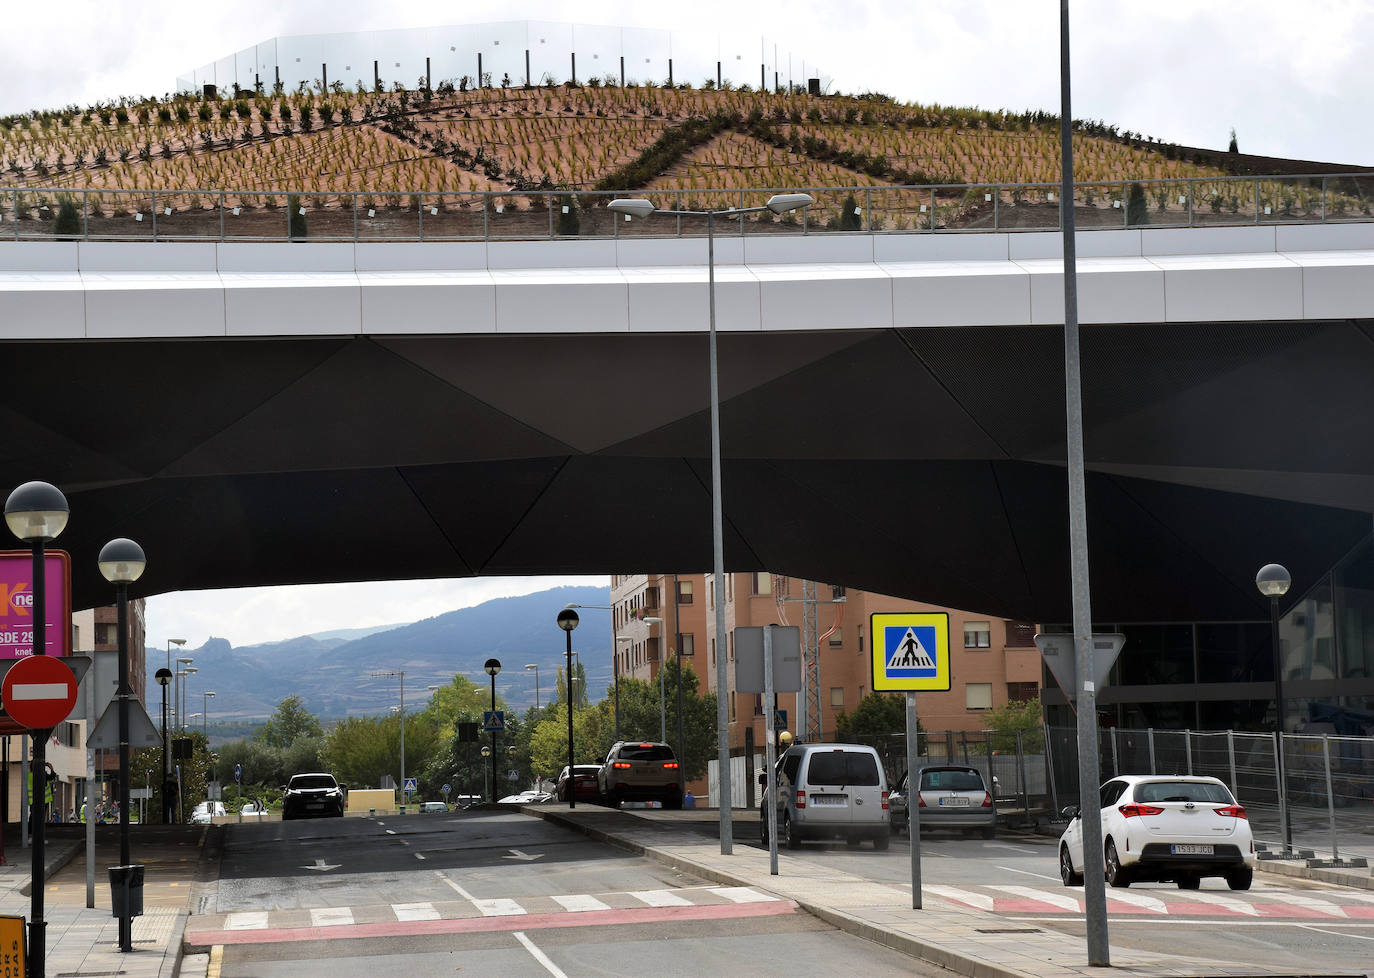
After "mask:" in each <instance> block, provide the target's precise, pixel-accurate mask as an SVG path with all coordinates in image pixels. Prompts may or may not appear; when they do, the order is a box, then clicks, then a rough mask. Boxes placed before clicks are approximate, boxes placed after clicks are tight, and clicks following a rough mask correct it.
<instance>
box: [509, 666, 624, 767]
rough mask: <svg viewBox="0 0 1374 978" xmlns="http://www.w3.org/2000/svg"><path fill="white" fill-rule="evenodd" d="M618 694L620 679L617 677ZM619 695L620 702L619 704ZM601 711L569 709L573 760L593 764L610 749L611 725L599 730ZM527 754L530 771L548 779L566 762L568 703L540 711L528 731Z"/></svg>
mask: <svg viewBox="0 0 1374 978" xmlns="http://www.w3.org/2000/svg"><path fill="white" fill-rule="evenodd" d="M621 692H622V696H623V693H624V681H623V680H622V681H621ZM623 702H624V701H623V698H622V705H623ZM604 722H605V712H604V711H603V710H601V709H591V710H574V711H573V761H574V763H577V764H595V763H598V762H600V761H601V760H602V759H604V758H605V756H606V751H608V750H609V749H610V743H609V738H611V737H613V736H614V734H615V731H614V729H612V730H610V731H609V732H608V731H605V730H603V725H604ZM529 758H530V768H531V772H532V773H533V774H534V775H535V776H537V777H545V778H549V779H550V780H552V779H555V778H557V777H558V772H559V771H561V770H563V768H564V767H565V766H566V765H567V763H568V705H567V703H565V702H564V703H558V704H556V705H554V706H552V707H549V708H548V709H547V710H545V711H544V716H543V718H542V719H541V720H540V722H539V723H538V724H537V725H536V726H535V728H534V730H533V731H531V733H530V746H529Z"/></svg>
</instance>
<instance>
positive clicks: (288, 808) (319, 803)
mask: <svg viewBox="0 0 1374 978" xmlns="http://www.w3.org/2000/svg"><path fill="white" fill-rule="evenodd" d="M343 813H344V793H343V789H342V788H340V787H339V782H337V781H335V780H334V775H332V774H293V775H292V776H291V782H290V784H288V785H287V786H286V787H285V788H283V789H282V794H281V820H282V821H283V822H285V821H287V820H288V819H292V818H310V817H311V816H314V815H318V816H321V817H327V816H331V815H332V816H334V817H336V818H343Z"/></svg>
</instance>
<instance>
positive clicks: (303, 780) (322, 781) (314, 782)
mask: <svg viewBox="0 0 1374 978" xmlns="http://www.w3.org/2000/svg"><path fill="white" fill-rule="evenodd" d="M337 786H338V782H337V781H335V780H334V779H333V778H332V777H330V776H329V775H328V774H298V775H296V776H295V777H294V778H292V779H291V785H290V787H292V788H334V787H337Z"/></svg>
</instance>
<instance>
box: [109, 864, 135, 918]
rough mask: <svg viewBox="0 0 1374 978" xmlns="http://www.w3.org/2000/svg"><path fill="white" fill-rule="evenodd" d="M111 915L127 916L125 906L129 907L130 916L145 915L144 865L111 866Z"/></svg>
mask: <svg viewBox="0 0 1374 978" xmlns="http://www.w3.org/2000/svg"><path fill="white" fill-rule="evenodd" d="M108 868H109V870H110V911H111V912H110V916H111V917H120V918H123V917H124V916H125V913H124V908H125V907H128V916H130V917H142V916H143V867H142V866H140V865H133V866H110V867H108Z"/></svg>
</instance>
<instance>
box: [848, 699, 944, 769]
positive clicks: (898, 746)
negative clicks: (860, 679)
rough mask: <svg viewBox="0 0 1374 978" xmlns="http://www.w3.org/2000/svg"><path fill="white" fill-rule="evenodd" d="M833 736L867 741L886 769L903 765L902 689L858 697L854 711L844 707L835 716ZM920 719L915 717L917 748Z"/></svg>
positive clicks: (918, 745) (918, 746)
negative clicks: (848, 710)
mask: <svg viewBox="0 0 1374 978" xmlns="http://www.w3.org/2000/svg"><path fill="white" fill-rule="evenodd" d="M835 726H836V728H837V729H838V730H839V736H838V737H837V738H836V739H838V740H841V741H848V742H849V743H854V744H867V745H868V746H870V747H872V748H874V749H875V750H877V752H878V755H879V756H880V757H881V758H882V759H883V766H884V767H885V768H886V769H887V770H888V771H898V770H904V769H905V767H906V697H905V696H904V695H902V694H901V693H869V694H868V695H867V696H865V697H864V698H863V699H861V700H859V705H858V706H856V707H854V712H853V713H845V712H844V711H843V710H841V711H840V712H839V714H838V715H837V716H836V717H835ZM922 733H923V731H922V728H921V722H920V721H919V720H917V721H916V734H917V738H918V739H917V742H916V749H917V751H918V752H920V751H921V749H922V748H923V747H924V746H925V739H924V737H922V736H921V734H922Z"/></svg>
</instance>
